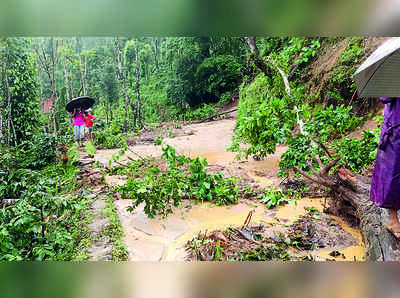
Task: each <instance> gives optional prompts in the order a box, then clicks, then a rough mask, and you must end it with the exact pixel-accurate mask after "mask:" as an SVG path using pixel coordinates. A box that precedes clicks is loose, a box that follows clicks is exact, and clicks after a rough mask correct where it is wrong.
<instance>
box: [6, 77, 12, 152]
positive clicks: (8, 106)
mask: <svg viewBox="0 0 400 298" xmlns="http://www.w3.org/2000/svg"><path fill="white" fill-rule="evenodd" d="M6 88H7V110H8V119H7V147H10V136H11V93H10V86H9V85H8V75H7V72H6Z"/></svg>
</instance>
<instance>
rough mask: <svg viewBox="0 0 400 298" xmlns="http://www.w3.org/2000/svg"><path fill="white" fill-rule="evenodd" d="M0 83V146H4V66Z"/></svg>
mask: <svg viewBox="0 0 400 298" xmlns="http://www.w3.org/2000/svg"><path fill="white" fill-rule="evenodd" d="M1 81H2V82H3V88H2V89H1V91H2V92H3V96H0V146H3V145H4V139H3V127H4V125H3V111H4V110H5V103H6V101H5V92H4V81H5V66H4V68H3V70H2V72H1Z"/></svg>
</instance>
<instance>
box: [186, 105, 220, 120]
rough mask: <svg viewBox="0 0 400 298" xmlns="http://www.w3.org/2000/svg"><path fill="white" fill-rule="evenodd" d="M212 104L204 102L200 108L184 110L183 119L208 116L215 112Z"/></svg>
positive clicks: (196, 118)
mask: <svg viewBox="0 0 400 298" xmlns="http://www.w3.org/2000/svg"><path fill="white" fill-rule="evenodd" d="M214 106H215V105H214V104H205V105H203V106H202V107H200V108H190V109H188V110H187V111H186V112H185V114H184V119H183V120H186V121H191V120H202V119H205V118H209V117H211V116H212V115H214V114H216V113H217V110H216V109H215V108H214Z"/></svg>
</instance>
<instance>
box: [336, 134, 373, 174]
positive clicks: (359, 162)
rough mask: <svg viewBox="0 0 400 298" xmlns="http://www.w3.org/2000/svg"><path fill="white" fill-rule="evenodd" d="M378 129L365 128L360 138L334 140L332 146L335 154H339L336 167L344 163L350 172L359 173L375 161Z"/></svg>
mask: <svg viewBox="0 0 400 298" xmlns="http://www.w3.org/2000/svg"><path fill="white" fill-rule="evenodd" d="M379 139H380V129H375V130H372V131H370V130H365V131H363V133H362V138H361V139H354V138H353V139H346V138H343V139H342V140H341V141H335V142H334V143H333V144H332V148H334V149H336V154H335V156H341V159H340V161H339V163H338V165H337V166H338V167H340V166H342V165H346V166H347V167H348V168H349V169H350V170H351V171H352V172H354V173H357V174H360V173H361V172H362V170H363V169H366V168H368V167H369V166H370V165H372V164H373V163H374V162H375V159H376V152H377V149H378V145H379Z"/></svg>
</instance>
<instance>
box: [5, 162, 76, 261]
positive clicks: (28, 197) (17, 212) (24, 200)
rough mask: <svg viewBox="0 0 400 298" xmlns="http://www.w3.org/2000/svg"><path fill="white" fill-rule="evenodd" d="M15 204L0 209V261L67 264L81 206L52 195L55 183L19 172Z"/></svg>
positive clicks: (70, 255)
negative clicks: (65, 262)
mask: <svg viewBox="0 0 400 298" xmlns="http://www.w3.org/2000/svg"><path fill="white" fill-rule="evenodd" d="M15 175H16V176H18V177H19V178H20V179H19V181H21V182H20V185H18V189H15V190H14V191H18V193H19V200H18V202H17V203H16V204H15V205H13V206H9V207H3V208H1V209H0V260H8V261H10V260H38V261H42V260H70V259H71V258H72V257H73V255H74V252H75V245H76V242H75V241H74V240H76V238H77V237H79V232H78V230H77V229H75V227H76V222H77V217H78V216H79V212H80V210H82V209H83V208H84V202H83V201H82V202H77V201H75V200H72V199H71V198H56V197H54V196H53V195H52V190H53V189H54V188H55V180H54V179H51V178H49V177H46V176H44V175H42V174H40V173H39V172H37V171H33V170H27V169H20V170H18V171H16V172H15Z"/></svg>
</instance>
